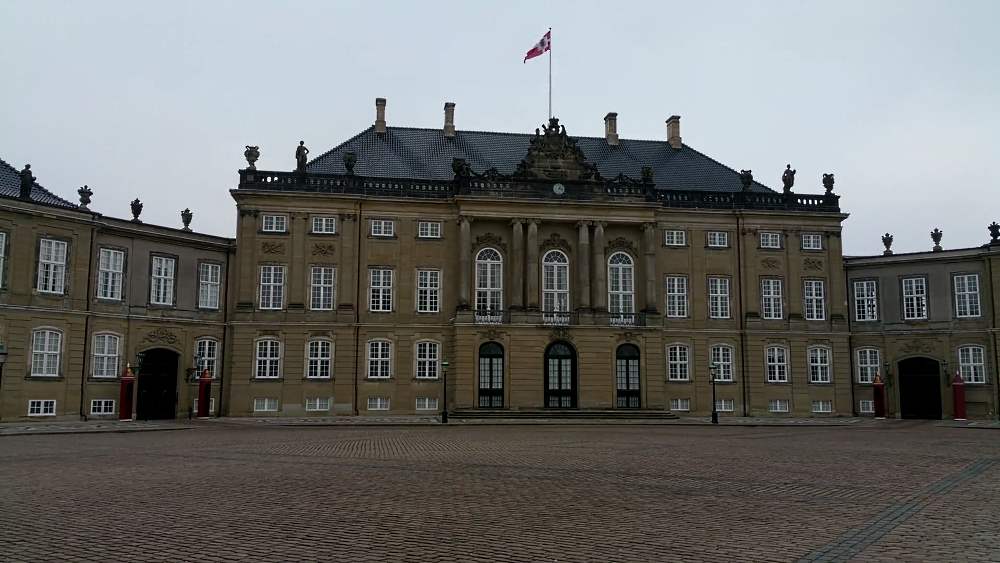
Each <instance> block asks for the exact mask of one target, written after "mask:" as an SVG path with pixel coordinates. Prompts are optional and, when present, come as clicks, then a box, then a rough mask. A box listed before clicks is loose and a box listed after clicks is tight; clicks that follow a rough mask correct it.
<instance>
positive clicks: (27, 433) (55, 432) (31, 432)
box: [0, 426, 192, 438]
mask: <svg viewBox="0 0 1000 563" xmlns="http://www.w3.org/2000/svg"><path fill="white" fill-rule="evenodd" d="M172 430H192V427H191V426H179V427H176V428H109V429H100V430H88V429H86V428H80V429H78V430H72V429H66V430H52V431H45V430H43V431H37V430H27V431H21V432H0V438H5V437H7V436H57V435H65V434H133V433H136V432H169V431H172Z"/></svg>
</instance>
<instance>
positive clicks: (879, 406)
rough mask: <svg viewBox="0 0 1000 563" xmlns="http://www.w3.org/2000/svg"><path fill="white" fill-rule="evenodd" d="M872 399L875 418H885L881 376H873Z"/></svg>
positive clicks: (883, 386) (883, 384)
mask: <svg viewBox="0 0 1000 563" xmlns="http://www.w3.org/2000/svg"><path fill="white" fill-rule="evenodd" d="M872 387H873V388H874V394H875V396H874V397H873V398H874V399H875V401H874V402H875V418H885V383H882V376H881V375H879V374H877V373H876V374H875V383H874V384H873V385H872Z"/></svg>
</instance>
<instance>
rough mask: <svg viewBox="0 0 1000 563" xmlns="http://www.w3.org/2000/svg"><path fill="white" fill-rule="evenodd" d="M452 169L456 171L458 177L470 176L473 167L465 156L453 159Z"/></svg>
mask: <svg viewBox="0 0 1000 563" xmlns="http://www.w3.org/2000/svg"><path fill="white" fill-rule="evenodd" d="M451 171H452V172H454V173H455V177H456V178H468V177H469V176H472V167H471V166H469V163H468V162H466V161H465V159H464V158H453V159H451Z"/></svg>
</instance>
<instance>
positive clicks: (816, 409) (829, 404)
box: [812, 399, 833, 414]
mask: <svg viewBox="0 0 1000 563" xmlns="http://www.w3.org/2000/svg"><path fill="white" fill-rule="evenodd" d="M812 412H813V413H815V414H832V413H833V401H832V400H830V399H814V400H813V402H812Z"/></svg>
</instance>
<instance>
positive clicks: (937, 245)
mask: <svg viewBox="0 0 1000 563" xmlns="http://www.w3.org/2000/svg"><path fill="white" fill-rule="evenodd" d="M942 236H944V232H943V231H942V230H941V229H938V228H937V227H935V228H934V230H933V231H931V240H932V241H934V248H933V249H932V250H933V251H934V252H941V250H942V248H941V237H942Z"/></svg>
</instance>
